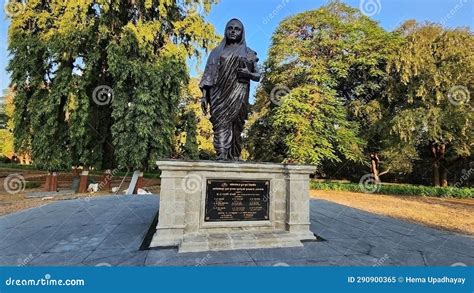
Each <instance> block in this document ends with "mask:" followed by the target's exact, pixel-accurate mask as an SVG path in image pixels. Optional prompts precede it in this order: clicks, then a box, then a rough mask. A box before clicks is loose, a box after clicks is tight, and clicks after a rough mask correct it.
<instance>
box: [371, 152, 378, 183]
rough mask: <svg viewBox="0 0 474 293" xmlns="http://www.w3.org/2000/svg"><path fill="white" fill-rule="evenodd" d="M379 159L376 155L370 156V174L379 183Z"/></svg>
mask: <svg viewBox="0 0 474 293" xmlns="http://www.w3.org/2000/svg"><path fill="white" fill-rule="evenodd" d="M379 162H380V160H379V157H378V155H377V154H376V153H373V154H370V172H371V173H372V176H374V180H375V181H376V182H380V176H379Z"/></svg>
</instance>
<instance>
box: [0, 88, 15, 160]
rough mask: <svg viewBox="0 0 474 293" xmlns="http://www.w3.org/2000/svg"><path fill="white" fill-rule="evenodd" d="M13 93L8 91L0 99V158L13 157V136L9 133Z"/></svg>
mask: <svg viewBox="0 0 474 293" xmlns="http://www.w3.org/2000/svg"><path fill="white" fill-rule="evenodd" d="M13 95H14V93H13V91H12V90H11V89H8V90H6V91H5V93H4V96H3V97H0V101H1V102H0V124H1V126H0V156H2V157H8V158H11V157H12V156H13V154H14V153H13V135H12V133H11V127H12V123H13V122H12V120H11V117H12V115H13Z"/></svg>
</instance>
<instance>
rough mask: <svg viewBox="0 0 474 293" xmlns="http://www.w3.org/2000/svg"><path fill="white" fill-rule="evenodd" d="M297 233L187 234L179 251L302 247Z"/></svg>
mask: <svg viewBox="0 0 474 293" xmlns="http://www.w3.org/2000/svg"><path fill="white" fill-rule="evenodd" d="M301 246H303V244H302V243H301V241H300V240H299V238H298V236H297V235H293V234H291V233H289V232H287V231H274V232H233V233H211V234H208V235H205V234H204V235H202V234H198V235H187V236H185V237H184V239H183V241H182V242H181V244H180V245H179V250H178V251H179V253H184V252H200V251H219V250H236V249H262V248H281V247H301Z"/></svg>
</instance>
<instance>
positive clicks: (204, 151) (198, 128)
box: [175, 78, 215, 160]
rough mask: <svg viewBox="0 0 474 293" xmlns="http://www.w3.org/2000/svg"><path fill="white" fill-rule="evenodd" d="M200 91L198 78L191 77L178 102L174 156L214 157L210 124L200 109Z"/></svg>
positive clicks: (189, 157)
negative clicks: (178, 113) (178, 112)
mask: <svg viewBox="0 0 474 293" xmlns="http://www.w3.org/2000/svg"><path fill="white" fill-rule="evenodd" d="M201 97H202V92H201V90H200V89H199V79H198V78H191V79H190V81H189V84H188V87H187V89H186V91H184V92H183V93H182V97H181V102H180V107H179V108H180V110H179V111H180V115H179V123H178V127H177V129H176V139H175V140H176V142H175V145H176V146H177V149H176V150H175V157H177V158H186V159H193V160H196V159H201V160H210V159H213V158H215V152H214V145H213V142H212V138H213V136H212V124H211V122H210V120H209V119H208V117H206V116H204V114H203V113H202V110H201Z"/></svg>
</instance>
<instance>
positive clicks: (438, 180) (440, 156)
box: [430, 143, 448, 186]
mask: <svg viewBox="0 0 474 293" xmlns="http://www.w3.org/2000/svg"><path fill="white" fill-rule="evenodd" d="M430 148H431V154H432V155H433V163H432V168H433V185H434V186H448V169H447V166H446V156H445V155H446V144H444V143H442V144H434V143H433V144H431V147H430Z"/></svg>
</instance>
